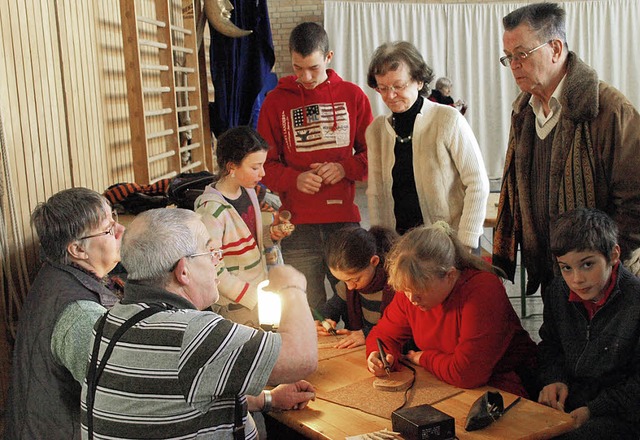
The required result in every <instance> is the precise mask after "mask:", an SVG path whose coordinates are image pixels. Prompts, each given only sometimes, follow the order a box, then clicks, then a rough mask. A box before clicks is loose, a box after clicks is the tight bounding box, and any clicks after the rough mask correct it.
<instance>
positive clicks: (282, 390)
mask: <svg viewBox="0 0 640 440" xmlns="http://www.w3.org/2000/svg"><path fill="white" fill-rule="evenodd" d="M271 398H272V402H273V409H278V410H283V411H286V410H290V409H303V408H304V407H306V406H307V404H308V403H309V401H310V400H316V389H315V388H314V387H313V385H311V384H310V383H309V382H307V381H306V380H299V381H297V382H295V383H285V384H280V385H278V386H277V387H275V388H274V389H272V390H271Z"/></svg>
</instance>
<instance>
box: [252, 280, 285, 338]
mask: <svg viewBox="0 0 640 440" xmlns="http://www.w3.org/2000/svg"><path fill="white" fill-rule="evenodd" d="M268 285H269V280H265V281H261V282H260V283H258V319H259V320H260V327H262V328H263V329H265V330H273V331H275V330H276V329H277V328H278V326H279V325H280V315H281V313H282V304H281V301H280V295H279V294H278V293H277V292H273V291H270V290H265V289H266V288H267V286H268Z"/></svg>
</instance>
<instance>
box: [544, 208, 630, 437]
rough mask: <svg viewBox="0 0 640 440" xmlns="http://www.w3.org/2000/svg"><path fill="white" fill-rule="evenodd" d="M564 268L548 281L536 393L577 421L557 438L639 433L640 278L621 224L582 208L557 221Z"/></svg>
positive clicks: (555, 241) (555, 244) (556, 245)
mask: <svg viewBox="0 0 640 440" xmlns="http://www.w3.org/2000/svg"><path fill="white" fill-rule="evenodd" d="M551 252H552V254H553V255H554V257H555V259H556V263H557V265H558V267H559V269H560V273H561V274H562V275H561V276H557V277H556V278H555V279H554V280H553V282H552V283H551V285H550V286H549V288H548V289H547V299H546V301H545V304H544V319H543V322H542V327H541V328H540V337H541V338H542V340H541V342H540V344H539V346H538V347H539V357H540V370H539V373H540V378H541V385H543V388H542V391H541V392H540V396H539V398H538V401H539V402H540V403H542V404H544V405H548V406H550V407H552V408H556V409H559V410H562V411H567V412H569V413H570V414H571V416H572V417H573V418H574V419H575V423H576V427H577V429H576V430H575V431H572V432H569V433H567V434H564V435H562V436H560V437H558V438H561V439H564V440H569V439H576V440H578V439H590V440H591V439H593V440H597V439H613V438H615V439H621V440H622V439H629V440H631V439H638V438H640V425H639V422H640V320H639V319H638V317H639V316H640V280H638V278H637V277H635V276H634V275H633V274H632V273H631V272H629V271H628V270H627V269H626V268H625V267H624V265H622V263H621V262H620V245H619V244H618V227H617V226H616V224H615V223H614V222H613V220H612V219H611V218H610V217H609V216H607V215H606V214H605V213H604V212H602V211H600V210H597V209H587V208H578V209H574V210H571V211H567V212H565V213H563V214H562V215H560V216H559V217H558V218H557V219H556V221H555V222H554V224H553V227H552V229H551Z"/></svg>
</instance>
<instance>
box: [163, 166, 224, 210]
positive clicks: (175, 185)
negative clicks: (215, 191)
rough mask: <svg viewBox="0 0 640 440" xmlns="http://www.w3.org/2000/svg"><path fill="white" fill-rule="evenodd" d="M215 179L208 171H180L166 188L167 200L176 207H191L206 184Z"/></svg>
mask: <svg viewBox="0 0 640 440" xmlns="http://www.w3.org/2000/svg"><path fill="white" fill-rule="evenodd" d="M215 181H216V176H214V175H213V174H211V173H210V172H209V171H200V172H197V173H180V174H178V175H177V176H176V177H174V178H173V180H172V181H171V183H170V184H169V189H167V196H168V197H169V202H170V203H172V204H174V205H176V206H177V207H178V208H185V209H191V210H192V211H193V209H194V207H193V204H194V203H195V201H196V199H197V198H198V197H199V196H200V194H202V193H203V192H204V189H205V188H206V187H207V185H210V184H212V183H213V182H215Z"/></svg>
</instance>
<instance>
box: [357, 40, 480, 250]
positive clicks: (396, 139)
mask: <svg viewBox="0 0 640 440" xmlns="http://www.w3.org/2000/svg"><path fill="white" fill-rule="evenodd" d="M432 79H433V73H432V69H431V68H430V67H429V66H428V65H427V64H426V62H425V61H424V59H423V58H422V55H421V54H420V52H418V50H417V49H416V47H415V46H414V45H413V44H411V43H409V42H407V41H396V42H393V43H384V44H382V45H381V46H380V47H378V48H377V49H376V50H375V52H374V53H373V57H372V59H371V62H370V63H369V71H368V74H367V84H368V85H369V86H370V87H372V88H374V89H375V90H376V91H378V93H380V96H382V99H383V101H384V103H385V104H386V105H387V107H388V108H389V110H391V114H390V115H381V116H378V117H377V118H376V119H375V120H374V121H373V123H372V124H371V125H370V126H369V128H368V129H367V133H366V139H367V145H368V155H369V178H368V183H369V186H368V188H367V197H368V201H369V217H370V221H371V224H372V225H380V226H385V227H388V228H392V229H395V230H396V231H398V233H400V234H404V233H405V232H406V231H408V230H409V229H411V228H413V227H415V226H419V225H422V224H424V225H427V226H428V225H431V224H433V223H435V222H436V221H438V220H444V221H446V222H447V223H449V224H450V225H451V226H452V227H453V228H454V229H456V230H457V231H458V238H459V239H460V241H461V242H462V243H463V244H464V245H465V246H467V247H468V248H469V249H470V250H471V249H476V248H478V244H479V239H480V236H481V235H482V233H483V223H484V217H485V212H486V203H487V198H488V196H489V179H488V177H487V172H486V170H485V168H484V162H483V160H482V154H481V153H480V148H479V146H478V142H477V141H476V138H475V136H474V134H473V132H472V131H471V127H469V124H468V123H467V121H466V120H465V118H464V117H463V116H462V115H461V114H460V112H458V111H456V110H455V109H454V108H451V107H447V106H442V105H436V104H435V103H433V102H431V101H429V100H428V99H425V95H426V94H427V93H428V84H429V82H431V80H432Z"/></svg>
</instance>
